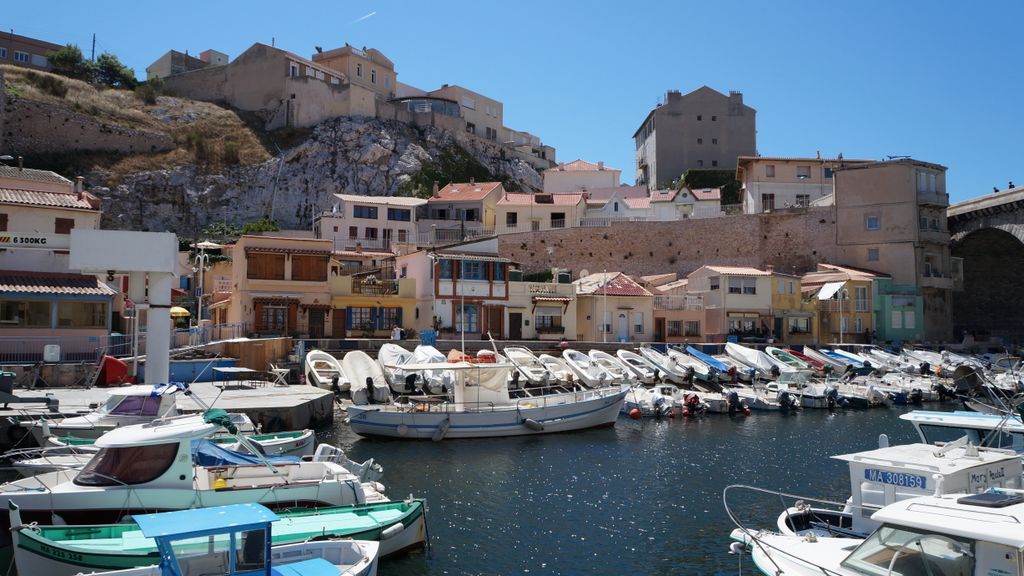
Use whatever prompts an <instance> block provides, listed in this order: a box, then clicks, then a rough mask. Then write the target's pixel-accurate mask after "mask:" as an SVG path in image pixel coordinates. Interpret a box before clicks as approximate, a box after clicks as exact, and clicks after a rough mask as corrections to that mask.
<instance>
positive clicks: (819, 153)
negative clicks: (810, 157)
mask: <svg viewBox="0 0 1024 576" xmlns="http://www.w3.org/2000/svg"><path fill="white" fill-rule="evenodd" d="M817 158H818V160H821V150H818V156H817Z"/></svg>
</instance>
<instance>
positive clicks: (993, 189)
mask: <svg viewBox="0 0 1024 576" xmlns="http://www.w3.org/2000/svg"><path fill="white" fill-rule="evenodd" d="M997 192H999V187H998V186H993V187H992V193H993V194H995V193H997Z"/></svg>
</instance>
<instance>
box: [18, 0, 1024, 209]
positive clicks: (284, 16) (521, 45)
mask: <svg viewBox="0 0 1024 576" xmlns="http://www.w3.org/2000/svg"><path fill="white" fill-rule="evenodd" d="M7 4H8V5H7V6H5V8H4V11H3V12H4V13H3V21H2V22H0V29H3V30H4V31H6V30H9V29H11V28H13V29H14V30H15V32H16V33H19V34H24V35H27V36H33V37H38V38H41V39H45V40H49V41H52V42H56V43H68V42H70V43H76V44H78V45H80V46H81V47H82V49H83V51H84V52H85V53H86V54H87V55H88V50H89V45H90V42H91V37H92V33H93V32H95V33H96V35H97V54H98V53H100V52H102V51H109V52H113V53H115V54H117V55H118V56H119V57H120V58H121V59H122V61H124V62H125V63H127V64H128V65H129V66H132V67H133V68H135V71H136V73H137V74H138V75H139V76H140V77H144V76H145V72H144V70H145V68H146V66H147V65H148V64H149V63H151V62H152V61H153V60H155V59H156V58H158V57H159V56H160V55H161V54H163V53H164V52H166V51H167V50H168V49H171V48H174V49H177V50H188V51H189V53H192V54H195V53H198V52H200V51H202V50H204V49H207V48H215V49H217V50H220V51H222V52H226V53H227V54H229V55H230V56H232V57H234V56H237V55H238V54H239V53H240V52H242V51H243V50H245V49H246V48H247V47H248V46H250V45H251V44H252V43H253V42H257V41H261V42H267V43H269V42H270V41H271V38H274V39H276V43H277V46H279V47H282V48H285V49H287V50H290V51H292V52H295V53H298V54H301V55H306V56H308V55H310V54H312V53H313V51H314V46H317V45H319V46H322V47H324V48H325V49H329V48H332V47H336V46H341V45H343V44H344V43H345V42H348V43H350V44H352V45H355V46H367V47H375V48H377V49H379V50H381V51H382V52H383V53H384V54H385V55H387V56H388V57H389V58H391V59H392V60H393V61H394V62H395V66H396V69H397V72H398V78H399V80H400V81H402V82H405V83H407V84H412V85H414V86H417V87H420V88H425V89H432V88H436V87H439V86H440V85H441V84H444V83H450V84H460V85H463V86H466V87H468V88H470V89H473V90H475V91H477V92H480V93H482V94H485V95H487V96H490V97H493V98H495V99H497V100H499V101H501V102H503V103H504V105H505V125H506V126H509V127H511V128H515V129H519V130H527V131H529V132H532V133H534V134H536V135H538V136H540V137H541V138H542V139H543V140H544V141H545V142H546V143H549V144H551V145H553V146H555V147H556V148H557V154H558V158H559V159H560V160H562V161H570V160H573V159H575V158H578V157H581V158H584V159H587V160H590V161H597V160H604V161H605V163H606V164H608V165H609V166H614V167H616V168H621V169H622V171H623V181H625V182H632V180H633V151H634V147H633V142H632V134H633V132H634V131H635V130H636V128H637V127H638V126H639V124H640V122H641V121H642V120H643V119H644V117H645V116H646V114H647V113H648V112H649V111H650V109H651V108H652V107H653V106H654V105H655V103H657V102H658V100H659V99H660V98H662V97H663V96H664V93H665V91H666V90H668V89H679V90H681V91H683V92H688V91H690V90H693V89H695V88H698V87H700V86H701V85H704V84H707V85H708V86H711V87H712V88H715V89H717V90H719V91H722V92H728V91H729V90H739V91H741V92H743V94H744V100H745V102H746V103H747V104H748V105H750V106H753V107H754V108H755V109H757V121H758V122H757V128H758V137H757V144H758V149H759V151H760V153H761V154H763V155H773V156H804V155H810V156H813V155H814V154H815V153H816V152H817V151H821V153H822V155H827V156H834V155H835V154H837V153H839V152H842V153H843V155H844V156H845V157H846V158H874V159H881V158H884V157H885V156H888V155H911V156H913V157H915V158H918V159H921V160H927V161H930V162H936V163H939V164H943V165H945V166H947V167H949V171H948V173H947V174H948V180H947V186H948V190H949V192H950V195H951V196H952V200H953V201H959V200H963V199H967V198H970V197H973V196H977V195H981V194H985V193H988V192H991V190H992V187H993V186H999V187H1000V188H1005V187H1006V184H1007V181H1008V180H1014V181H1015V182H1016V183H1018V184H1020V183H1024V162H1022V159H1024V154H1022V152H1024V144H1022V143H1024V138H1022V128H1024V106H1022V105H1021V94H1024V80H1022V74H1024V43H1022V42H1021V37H1022V33H1021V30H1022V28H1024V2H1021V1H1020V0H1015V1H994V2H981V3H970V2H951V1H950V2H945V1H942V0H940V1H937V2H936V1H934V0H932V1H920V2H918V1H914V2H911V1H902V0H901V1H891V0H890V1H886V2H881V1H878V2H865V3H850V2H842V3H840V2H822V1H806V2H765V1H759V2H722V1H705V2H700V3H698V2H682V1H644V0H633V1H629V2H622V1H619V2H611V1H593V2H583V1H579V2H559V1H557V0H554V1H552V0H548V1H544V2H542V1H532V0H526V1H524V0H516V1H513V2H489V1H463V0H452V1H440V2H383V1H372V0H371V1H366V0H355V1H343V2H342V1H335V2H317V3H314V2H262V1H258V0H253V1H251V2H244V3H243V2H192V1H178V2H172V3H149V2H117V3H114V2H61V3H60V4H59V6H54V7H53V9H50V10H47V11H45V13H42V12H40V10H39V6H38V5H37V4H35V3H32V2H8V3H7ZM371 14H372V15H371Z"/></svg>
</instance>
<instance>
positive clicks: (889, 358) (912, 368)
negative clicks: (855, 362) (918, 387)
mask: <svg viewBox="0 0 1024 576" xmlns="http://www.w3.org/2000/svg"><path fill="white" fill-rule="evenodd" d="M866 354H867V355H868V357H870V358H874V359H875V361H876V362H879V363H881V365H882V366H885V367H887V368H888V369H889V370H890V371H897V372H904V373H906V374H917V373H918V372H919V370H920V368H919V366H918V365H917V364H915V363H913V362H909V361H907V359H906V358H905V357H902V356H899V355H897V354H893V353H891V352H886V351H885V350H882V349H881V348H875V347H871V348H868V349H867V351H866Z"/></svg>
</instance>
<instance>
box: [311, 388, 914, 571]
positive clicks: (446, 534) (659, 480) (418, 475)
mask: <svg viewBox="0 0 1024 576" xmlns="http://www.w3.org/2000/svg"><path fill="white" fill-rule="evenodd" d="M901 413H902V410H901V409H897V408H892V409H875V410H869V411H841V412H837V413H835V414H829V413H828V412H827V411H825V410H805V411H804V412H802V413H799V414H795V415H782V414H777V413H769V412H755V413H754V414H753V415H752V416H750V417H749V418H729V417H727V416H721V415H710V416H708V417H705V418H702V419H694V420H680V419H675V420H662V421H655V420H646V421H634V420H630V419H628V418H625V417H620V418H619V421H618V423H617V424H616V426H615V427H614V428H604V429H597V430H588V431H582V432H577V433H567V434H553V435H546V436H532V437H521V438H497V439H481V440H446V441H443V442H439V443H434V442H430V441H416V442H412V441H401V440H378V439H365V438H359V437H358V436H356V435H354V434H353V433H352V432H351V430H350V429H349V428H348V427H347V426H346V425H345V424H344V423H343V422H340V419H338V421H337V422H336V424H335V426H334V428H333V430H331V431H328V432H325V433H323V434H322V435H321V436H322V437H321V438H320V439H321V440H322V441H330V442H336V443H338V444H339V445H341V446H342V447H343V448H344V449H345V450H346V452H348V453H349V455H350V457H351V458H352V459H354V460H357V461H361V460H363V459H365V458H375V459H376V460H377V461H378V462H380V463H381V464H382V465H383V466H384V470H385V474H384V479H383V482H385V484H386V486H387V491H388V494H389V495H390V496H391V497H392V498H396V499H397V498H401V497H403V496H405V495H408V494H414V495H416V496H418V497H425V498H426V499H427V503H428V510H429V512H428V516H427V523H428V529H429V534H430V541H431V545H432V548H431V550H430V551H429V552H427V553H415V554H412V555H409V556H407V557H403V558H398V559H387V560H385V561H384V562H382V563H381V566H380V575H381V576H400V575H401V576H413V575H442V574H444V575H448V574H458V575H463V574H466V575H476V574H481V575H482V574H498V575H511V574H526V575H531V576H535V575H544V574H588V575H602V574H608V575H612V574H614V575H622V574H652V575H669V574H673V575H675V574H736V573H738V572H739V569H740V568H741V566H740V565H739V562H740V561H741V560H743V561H744V562H745V564H744V565H743V566H742V571H743V573H744V574H753V573H755V571H754V570H753V566H752V565H750V564H749V558H741V557H739V556H734V555H730V554H729V553H728V547H729V532H730V531H731V530H732V529H733V527H734V526H733V524H732V522H731V521H730V520H729V518H728V517H727V516H726V513H725V509H724V506H723V503H722V489H723V488H724V487H725V486H727V485H730V484H750V485H755V486H759V487H763V488H769V489H774V490H781V491H785V492H790V493H796V494H801V495H807V496H814V497H828V498H832V499H838V500H845V498H846V497H847V496H848V495H849V492H850V481H849V476H848V471H847V467H846V465H845V463H844V462H840V461H836V460H832V459H831V458H829V457H830V456H833V455H837V454H844V453H849V452H857V451H862V450H870V449H874V448H877V447H878V435H879V434H880V433H885V434H887V435H888V436H889V439H890V442H891V443H893V444H898V443H908V442H916V441H917V436H916V433H915V432H914V430H913V428H912V426H911V425H910V424H908V423H905V422H903V421H902V420H900V419H899V418H898V416H899V414H901ZM729 503H730V507H731V509H732V510H733V511H734V512H735V513H736V514H737V516H738V517H739V518H740V519H741V520H742V521H743V522H744V523H749V524H748V525H750V526H757V527H773V526H774V524H775V520H776V518H777V517H778V515H779V513H780V512H781V511H782V510H783V507H784V506H783V503H782V502H781V501H780V500H779V499H778V498H777V497H767V496H757V495H754V494H742V493H741V494H736V495H735V497H733V496H730V502H729Z"/></svg>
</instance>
